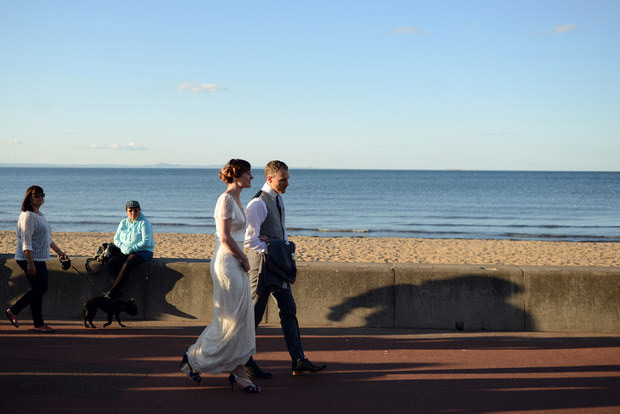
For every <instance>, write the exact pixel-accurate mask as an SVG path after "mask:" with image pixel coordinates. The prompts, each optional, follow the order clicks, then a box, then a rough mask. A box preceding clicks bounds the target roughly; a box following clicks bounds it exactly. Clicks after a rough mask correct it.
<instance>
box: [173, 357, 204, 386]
mask: <svg viewBox="0 0 620 414" xmlns="http://www.w3.org/2000/svg"><path fill="white" fill-rule="evenodd" d="M179 368H181V371H183V373H184V374H185V375H186V376H187V378H189V379H191V380H194V381H196V382H197V383H200V381H202V378H200V373H199V372H197V371H194V370H193V369H192V367H191V366H190V365H189V360H188V359H187V354H184V355H183V361H181V365H179Z"/></svg>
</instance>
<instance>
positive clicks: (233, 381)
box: [228, 372, 260, 393]
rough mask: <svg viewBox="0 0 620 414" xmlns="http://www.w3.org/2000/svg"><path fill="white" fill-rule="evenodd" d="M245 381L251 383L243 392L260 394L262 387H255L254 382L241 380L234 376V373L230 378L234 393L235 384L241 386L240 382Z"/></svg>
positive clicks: (245, 379)
mask: <svg viewBox="0 0 620 414" xmlns="http://www.w3.org/2000/svg"><path fill="white" fill-rule="evenodd" d="M241 381H244V382H248V383H250V385H248V386H247V387H245V388H243V391H245V392H247V393H254V392H260V387H259V386H257V385H255V384H254V383H253V382H252V381H250V380H249V379H247V378H240V377H238V376H236V375H235V374H233V373H232V372H231V373H230V375H229V376H228V382H230V388H231V390H232V391H234V390H235V384H237V385H239V382H241ZM239 386H240V387H241V385H239Z"/></svg>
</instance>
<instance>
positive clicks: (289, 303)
mask: <svg viewBox="0 0 620 414" xmlns="http://www.w3.org/2000/svg"><path fill="white" fill-rule="evenodd" d="M289 177H290V174H289V171H288V167H287V165H286V164H285V163H283V162H282V161H271V162H269V163H268V164H267V166H266V167H265V178H266V180H267V182H266V183H265V185H263V188H262V189H261V191H259V192H258V194H256V196H254V198H253V199H252V200H251V201H250V202H249V203H248V205H247V207H246V217H247V222H248V226H247V229H246V233H245V247H246V250H247V255H248V259H249V261H250V271H249V272H248V275H249V277H250V288H251V291H252V300H253V302H254V319H255V323H256V327H258V324H259V323H260V321H261V320H262V319H263V314H264V313H265V308H266V306H267V301H268V300H269V295H273V296H274V298H275V299H276V301H277V303H278V309H279V310H280V325H281V326H282V332H283V334H284V339H285V341H286V346H287V348H288V352H289V354H290V355H291V359H292V365H291V368H292V370H293V375H302V374H304V373H314V372H319V371H321V370H322V369H324V368H326V367H327V365H314V364H313V363H312V362H310V361H309V360H308V359H307V358H306V357H305V355H304V351H303V349H302V347H301V337H300V333H299V324H298V322H297V316H296V315H297V305H296V304H295V298H293V292H292V290H291V285H290V284H289V283H286V282H282V283H281V284H280V285H279V286H271V287H270V288H268V289H267V288H264V289H262V288H259V278H260V277H261V276H262V275H261V270H262V265H261V264H262V263H264V262H265V260H266V259H265V257H266V255H268V254H269V251H268V246H267V243H268V242H269V241H272V240H276V239H279V240H285V241H288V235H287V234H286V226H285V222H284V217H285V214H284V201H283V200H282V197H281V196H280V194H284V193H285V192H286V187H288V179H289ZM261 286H262V285H261ZM257 288H258V289H257ZM245 368H246V371H247V373H248V375H250V376H252V377H254V378H271V373H269V372H265V371H263V370H262V369H260V367H259V366H258V365H257V364H256V362H254V360H253V359H252V358H250V360H249V361H248V362H247V364H246V365H245Z"/></svg>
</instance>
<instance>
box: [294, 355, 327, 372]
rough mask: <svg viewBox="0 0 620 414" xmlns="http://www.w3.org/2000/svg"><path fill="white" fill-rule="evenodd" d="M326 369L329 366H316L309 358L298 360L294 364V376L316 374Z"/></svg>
mask: <svg viewBox="0 0 620 414" xmlns="http://www.w3.org/2000/svg"><path fill="white" fill-rule="evenodd" d="M325 368H327V365H325V364H321V365H314V364H313V363H312V362H310V361H308V358H301V359H298V360H297V362H296V363H294V364H293V375H303V374H305V373H315V372H319V371H321V370H323V369H325Z"/></svg>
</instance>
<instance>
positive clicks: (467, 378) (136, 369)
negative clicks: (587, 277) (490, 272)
mask: <svg viewBox="0 0 620 414" xmlns="http://www.w3.org/2000/svg"><path fill="white" fill-rule="evenodd" d="M23 322H24V323H23V324H22V327H21V328H20V329H15V328H14V327H13V326H11V325H9V324H8V322H7V321H4V322H3V323H2V324H1V325H0V352H1V354H2V358H1V359H0V361H1V362H0V412H1V413H3V414H4V413H136V414H137V413H145V412H146V413H151V412H156V413H192V412H200V413H203V412H204V413H240V412H244V411H248V410H250V412H255V413H262V412H268V413H270V414H271V413H295V414H303V413H311V412H312V413H316V412H322V413H323V414H326V413H376V412H381V413H383V412H389V413H393V412H394V413H396V412H398V413H401V412H402V413H426V412H434V413H485V412H486V413H501V412H512V413H514V412H536V413H541V412H553V413H560V412H561V413H568V412H570V413H618V412H620V335H590V334H563V333H561V334H548V333H485V332H482V333H481V332H473V333H469V332H458V333H457V332H435V331H413V330H385V329H382V330H378V329H343V328H302V335H303V343H304V347H305V349H306V353H307V356H308V357H309V358H310V359H311V360H312V361H315V362H321V363H327V364H328V365H329V367H328V369H327V370H326V371H324V372H323V373H320V374H318V375H315V376H304V377H292V376H291V375H290V361H289V359H288V354H287V353H286V352H285V345H284V340H283V339H282V336H281V334H280V329H279V328H278V327H265V328H261V330H260V331H259V333H260V335H259V337H258V340H257V345H258V350H259V353H258V355H257V356H256V359H257V360H258V361H259V362H260V363H261V365H262V366H263V367H264V368H265V369H268V370H270V371H271V372H273V373H274V375H275V376H274V378H273V379H271V380H263V381H260V382H258V384H259V385H260V386H262V388H263V392H261V393H260V394H255V395H250V394H245V393H243V392H242V391H241V390H236V391H235V392H234V393H231V391H230V387H229V386H228V383H227V379H226V377H227V376H226V375H224V374H222V375H218V376H204V378H203V382H202V384H200V385H197V384H194V383H193V382H191V381H190V380H189V379H187V378H186V377H185V376H183V375H182V374H181V372H180V371H179V370H178V369H177V366H178V364H179V362H180V357H181V355H182V354H183V353H184V352H185V350H186V349H187V347H188V346H189V345H190V344H192V343H193V341H194V340H195V339H196V337H197V336H198V335H199V334H200V332H201V331H202V326H197V325H191V324H176V325H175V324H174V323H172V322H135V321H128V322H127V325H128V327H127V328H124V329H123V328H117V326H118V325H116V322H114V324H113V325H112V326H111V327H109V328H105V329H96V330H88V329H85V328H84V327H83V325H81V322H56V323H53V322H50V325H52V326H53V327H55V328H56V329H57V331H56V333H53V334H40V333H35V332H32V331H30V330H29V329H28V328H29V326H26V325H27V324H26V323H25V322H27V321H25V320H24V321H23ZM96 325H98V326H101V325H102V321H101V320H98V321H97V323H96Z"/></svg>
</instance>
